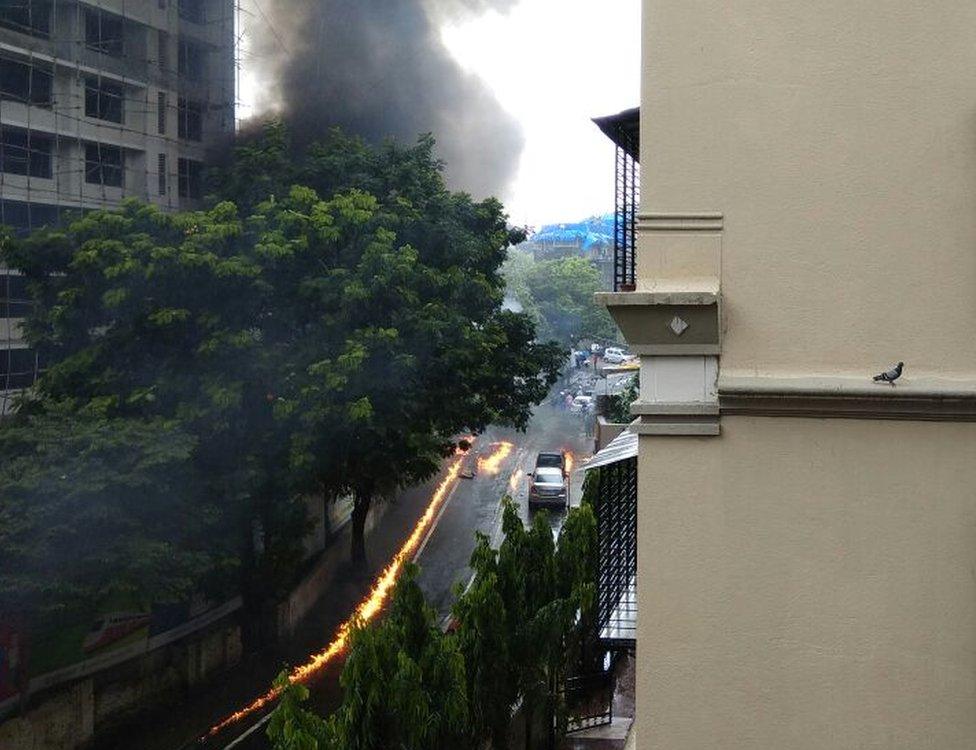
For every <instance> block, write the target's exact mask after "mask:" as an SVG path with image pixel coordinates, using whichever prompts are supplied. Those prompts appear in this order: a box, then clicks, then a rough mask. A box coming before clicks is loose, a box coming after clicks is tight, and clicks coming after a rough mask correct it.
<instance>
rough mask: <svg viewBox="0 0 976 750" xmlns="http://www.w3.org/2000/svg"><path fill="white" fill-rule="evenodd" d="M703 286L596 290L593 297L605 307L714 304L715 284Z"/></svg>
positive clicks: (715, 299)
mask: <svg viewBox="0 0 976 750" xmlns="http://www.w3.org/2000/svg"><path fill="white" fill-rule="evenodd" d="M702 286H703V287H704V288H690V287H689V288H686V287H671V288H667V287H659V288H655V289H649V290H639V291H636V292H597V293H596V294H595V295H594V298H595V299H596V301H597V304H600V305H605V306H606V307H618V306H631V305H715V304H717V303H718V298H719V293H718V285H717V284H708V285H707V286H705V285H704V284H703V285H702Z"/></svg>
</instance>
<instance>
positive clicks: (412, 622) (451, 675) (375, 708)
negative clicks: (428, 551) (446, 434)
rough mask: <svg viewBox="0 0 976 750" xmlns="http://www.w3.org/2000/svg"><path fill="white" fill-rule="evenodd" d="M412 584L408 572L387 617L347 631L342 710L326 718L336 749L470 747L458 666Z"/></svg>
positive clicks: (449, 642) (451, 645)
mask: <svg viewBox="0 0 976 750" xmlns="http://www.w3.org/2000/svg"><path fill="white" fill-rule="evenodd" d="M415 578H416V568H415V567H414V566H407V567H406V568H405V569H404V573H403V575H402V576H401V578H400V580H399V581H398V582H397V585H396V588H395V590H394V594H393V599H392V601H391V604H390V612H389V614H388V615H387V617H386V618H385V619H384V620H383V621H382V622H381V623H380V624H378V625H374V626H370V627H359V628H357V629H355V630H354V631H353V634H352V643H351V646H350V651H349V656H348V658H347V659H346V665H345V668H344V669H343V671H342V678H341V680H340V682H341V685H342V689H343V701H342V705H341V706H340V707H339V709H338V710H337V711H336V713H335V714H334V715H333V716H332V717H331V718H330V720H329V727H330V730H331V733H332V737H333V741H334V747H335V748H336V749H337V750H371V749H372V748H392V747H397V748H403V750H427V748H433V747H444V748H448V747H450V748H459V750H460V749H461V748H464V747H468V746H469V744H468V734H467V732H468V704H467V699H466V691H465V671H464V660H463V658H462V655H461V652H460V650H459V649H458V648H457V644H456V643H455V641H454V639H453V638H451V637H449V636H446V635H444V634H443V633H441V631H440V629H439V628H437V627H436V625H435V623H434V614H433V611H432V610H431V609H430V607H428V606H427V603H426V601H425V600H424V595H423V592H421V590H420V587H419V586H418V585H417V582H416V580H415Z"/></svg>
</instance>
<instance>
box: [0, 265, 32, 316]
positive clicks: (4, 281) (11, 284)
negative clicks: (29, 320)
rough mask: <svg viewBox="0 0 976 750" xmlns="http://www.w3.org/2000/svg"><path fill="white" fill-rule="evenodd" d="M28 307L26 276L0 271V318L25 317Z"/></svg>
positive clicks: (29, 304) (28, 297)
mask: <svg viewBox="0 0 976 750" xmlns="http://www.w3.org/2000/svg"><path fill="white" fill-rule="evenodd" d="M30 309H31V302H30V295H29V294H28V293H27V278H26V277H25V276H18V275H15V274H12V273H0V319H3V318H26V317H27V316H28V315H29V314H30Z"/></svg>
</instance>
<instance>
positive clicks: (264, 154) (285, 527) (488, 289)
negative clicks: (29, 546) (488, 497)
mask: <svg viewBox="0 0 976 750" xmlns="http://www.w3.org/2000/svg"><path fill="white" fill-rule="evenodd" d="M520 237H521V235H520V234H519V232H517V231H516V230H512V229H510V228H509V227H508V226H507V224H506V219H505V214H504V211H503V208H502V206H501V204H500V203H498V201H496V200H494V199H489V200H485V201H480V202H476V201H473V200H472V199H471V198H470V196H467V195H465V194H461V193H452V192H450V191H449V190H447V188H446V187H445V185H444V182H443V179H442V177H441V172H440V164H439V163H438V162H437V161H436V159H435V158H434V156H433V141H432V139H430V138H423V139H421V140H420V141H419V142H418V143H417V144H416V145H414V146H410V147H404V146H399V145H396V144H393V143H390V144H387V145H385V146H383V147H379V148H373V147H370V146H367V145H366V144H364V143H363V142H361V141H359V140H358V139H354V138H349V137H346V136H344V135H342V134H341V133H339V132H332V133H331V134H329V136H328V137H327V138H326V139H325V140H324V141H323V142H322V143H320V144H317V145H315V146H313V147H311V149H310V150H309V152H308V154H307V155H305V156H302V157H298V156H296V155H294V152H293V151H292V150H291V149H290V148H288V144H287V134H286V132H285V131H284V130H283V129H282V128H281V127H280V126H272V127H270V128H268V129H267V131H266V132H265V133H264V134H262V135H261V136H260V137H259V138H257V139H256V140H253V141H249V142H246V143H243V144H241V145H240V146H239V147H238V148H237V149H236V150H235V151H234V153H233V156H232V157H231V159H230V161H229V162H228V163H227V164H225V165H224V167H223V168H222V169H221V170H218V172H217V173H216V176H215V179H214V189H213V194H212V197H211V205H210V207H209V208H207V209H205V210H201V211H195V212H188V213H178V214H168V213H164V212H161V211H159V210H158V209H156V208H154V207H152V206H148V205H145V204H141V203H138V202H135V201H130V202H127V203H125V204H124V205H123V206H122V207H121V208H120V209H118V210H115V211H95V212H91V213H88V214H86V215H84V216H82V217H81V218H79V219H77V220H75V221H74V222H73V223H71V224H70V225H69V226H67V227H65V228H62V229H53V230H46V231H43V232H40V233H37V234H35V235H32V236H30V237H28V238H25V239H18V240H13V239H7V240H5V241H4V242H3V247H2V256H3V261H4V262H5V263H6V264H7V265H8V266H10V267H12V268H15V269H17V270H18V271H20V272H22V273H23V274H24V275H25V276H26V277H27V279H28V283H29V288H30V290H31V291H32V293H33V295H34V297H35V298H36V301H37V304H36V305H35V307H34V309H33V311H32V313H31V314H30V316H29V317H28V319H27V321H26V324H25V333H26V336H27V338H28V340H29V341H30V343H31V345H32V346H34V347H35V348H36V349H37V351H38V354H39V356H40V358H41V360H42V362H43V363H44V366H45V371H44V373H43V375H42V376H41V378H40V380H39V382H38V384H37V387H36V388H35V389H34V390H33V391H32V392H30V393H29V394H27V396H26V397H25V399H24V402H23V405H22V407H21V412H22V414H23V415H24V416H25V417H26V416H27V415H32V416H33V417H34V418H36V419H43V418H44V417H45V416H48V417H50V418H51V419H56V418H57V417H56V416H55V415H59V414H62V413H64V412H65V411H67V412H69V413H71V414H72V415H73V418H74V419H76V420H78V421H79V423H81V422H83V421H84V420H93V424H106V425H108V428H107V429H109V430H110V429H111V426H112V425H116V424H117V425H120V426H124V427H126V429H129V428H131V429H133V430H135V429H137V427H139V426H146V425H149V426H150V427H151V428H154V429H163V430H168V431H170V432H171V433H172V434H174V435H183V436H185V440H183V446H184V453H183V454H180V455H179V456H178V455H176V454H173V455H172V460H173V461H178V460H182V461H184V462H186V463H187V464H188V467H187V468H186V470H185V474H186V476H188V477H191V478H192V480H193V481H192V482H191V484H192V491H191V492H189V494H187V495H186V497H193V498H196V497H199V498H201V499H200V500H199V503H200V507H206V508H209V509H211V511H212V513H211V515H212V516H214V517H215V518H216V520H214V521H213V523H214V526H213V528H214V529H215V530H216V531H215V532H214V537H215V539H216V538H218V537H219V538H220V540H221V543H223V542H224V541H226V540H228V539H232V540H233V543H232V544H231V545H230V546H231V548H232V549H234V550H235V552H234V555H235V556H236V557H237V560H238V563H239V566H240V570H241V571H242V586H244V588H245V598H246V599H250V600H261V601H264V600H267V599H269V598H273V597H274V596H275V594H276V593H277V592H279V590H280V589H281V587H283V586H284V585H286V584H287V582H288V581H289V580H290V576H291V575H292V573H293V572H294V570H295V568H296V566H297V564H298V561H299V558H300V554H301V549H300V545H301V538H302V535H303V533H304V520H303V517H302V507H301V504H300V503H299V502H298V499H299V498H300V496H301V495H303V494H307V493H310V492H321V493H323V494H325V495H327V496H334V495H335V494H339V493H344V492H351V493H353V494H354V495H355V497H356V510H355V512H354V521H355V527H356V531H357V533H356V534H354V537H355V539H357V540H358V541H359V544H360V546H359V547H358V551H359V553H360V554H359V555H358V559H360V560H362V558H363V554H362V553H363V550H362V548H361V542H362V530H363V524H364V522H365V514H366V511H367V510H368V508H369V506H370V502H371V501H372V499H373V497H375V496H377V495H382V494H384V493H387V492H390V491H392V490H393V489H394V488H395V487H397V486H399V485H402V484H407V483H411V482H414V481H417V480H420V479H423V478H425V477H427V476H429V475H431V474H432V473H434V472H435V471H436V470H437V469H438V467H439V465H440V463H441V459H442V457H443V456H444V455H446V454H447V453H448V452H450V450H451V449H452V447H453V444H454V441H455V440H456V436H457V435H458V434H460V433H461V432H462V431H468V430H473V431H480V430H482V429H484V428H485V427H486V426H487V425H488V424H491V423H503V424H510V425H515V426H517V427H521V426H524V425H525V423H526V422H527V420H528V418H529V416H530V414H531V409H532V406H533V404H534V403H537V402H539V401H541V400H542V398H543V397H544V396H545V394H546V392H547V391H548V388H549V386H550V385H551V383H552V382H553V381H554V380H555V378H556V377H557V374H558V369H559V364H560V361H561V355H560V353H559V351H558V348H557V347H554V346H552V345H548V344H541V343H538V342H537V341H536V337H535V329H534V326H533V323H532V321H531V320H530V319H529V318H528V317H527V316H524V315H519V314H515V313H511V312H507V311H505V310H503V309H502V307H501V302H502V298H503V293H504V283H503V280H502V277H501V274H500V272H499V267H500V265H501V263H502V262H503V260H504V258H505V253H506V248H507V247H508V245H509V244H510V243H512V242H514V241H517V240H518V239H520ZM78 429H79V430H81V431H84V430H85V429H88V428H87V427H85V426H84V425H83V424H79V427H78ZM0 431H2V430H0ZM145 437H147V438H148V435H147V436H145ZM8 441H11V442H15V441H27V442H22V443H21V445H22V446H23V447H24V449H25V450H26V446H27V445H28V444H29V438H28V437H27V436H26V435H25V434H24V433H22V432H20V433H17V432H11V433H9V434H8ZM141 444H142V443H140V442H139V441H138V440H136V441H134V442H133V445H134V446H138V445H141ZM147 450H148V448H147ZM21 452H23V451H21ZM55 458H56V460H54V459H55ZM25 460H26V459H25ZM70 461H71V456H70V455H67V454H63V455H58V456H56V457H52V464H51V465H49V466H48V467H46V468H45V467H39V469H38V471H41V472H44V471H47V472H50V473H56V472H60V471H61V468H60V465H61V464H60V463H59V462H69V463H70ZM132 468H133V471H134V472H140V475H139V476H138V477H131V478H125V477H116V476H105V477H103V479H102V484H103V485H104V488H103V490H104V492H103V494H104V495H105V496H111V497H112V498H115V499H114V500H112V502H121V498H123V497H124V496H125V495H126V493H127V492H128V491H129V487H130V485H131V484H138V483H140V482H142V483H144V482H145V481H147V479H148V478H150V477H152V476H153V475H152V473H151V472H150V471H149V468H150V467H148V466H147V465H144V464H139V463H137V462H136V463H133V464H132ZM97 469H98V467H97V466H93V467H92V469H91V471H92V472H95V471H97ZM142 472H144V473H142ZM91 481H92V482H93V483H95V482H97V481H98V477H97V476H93V477H92V479H91ZM154 498H155V495H152V494H150V495H148V496H147V497H146V498H145V500H146V502H147V503H149V502H156V501H155V500H154ZM24 502H26V500H25V501H24ZM41 541H42V542H43V539H42V540H41Z"/></svg>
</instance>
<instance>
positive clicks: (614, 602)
mask: <svg viewBox="0 0 976 750" xmlns="http://www.w3.org/2000/svg"><path fill="white" fill-rule="evenodd" d="M594 511H595V514H596V519H597V553H598V566H599V567H598V572H597V592H596V607H597V629H598V632H599V633H600V639H601V640H602V641H604V643H606V644H607V645H609V646H621V647H628V648H629V647H631V646H632V645H633V643H634V640H635V636H636V621H637V604H636V577H637V459H636V458H627V459H623V460H621V461H616V462H614V463H611V464H607V465H605V466H601V467H600V482H599V488H598V492H597V496H596V503H595V507H594Z"/></svg>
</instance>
